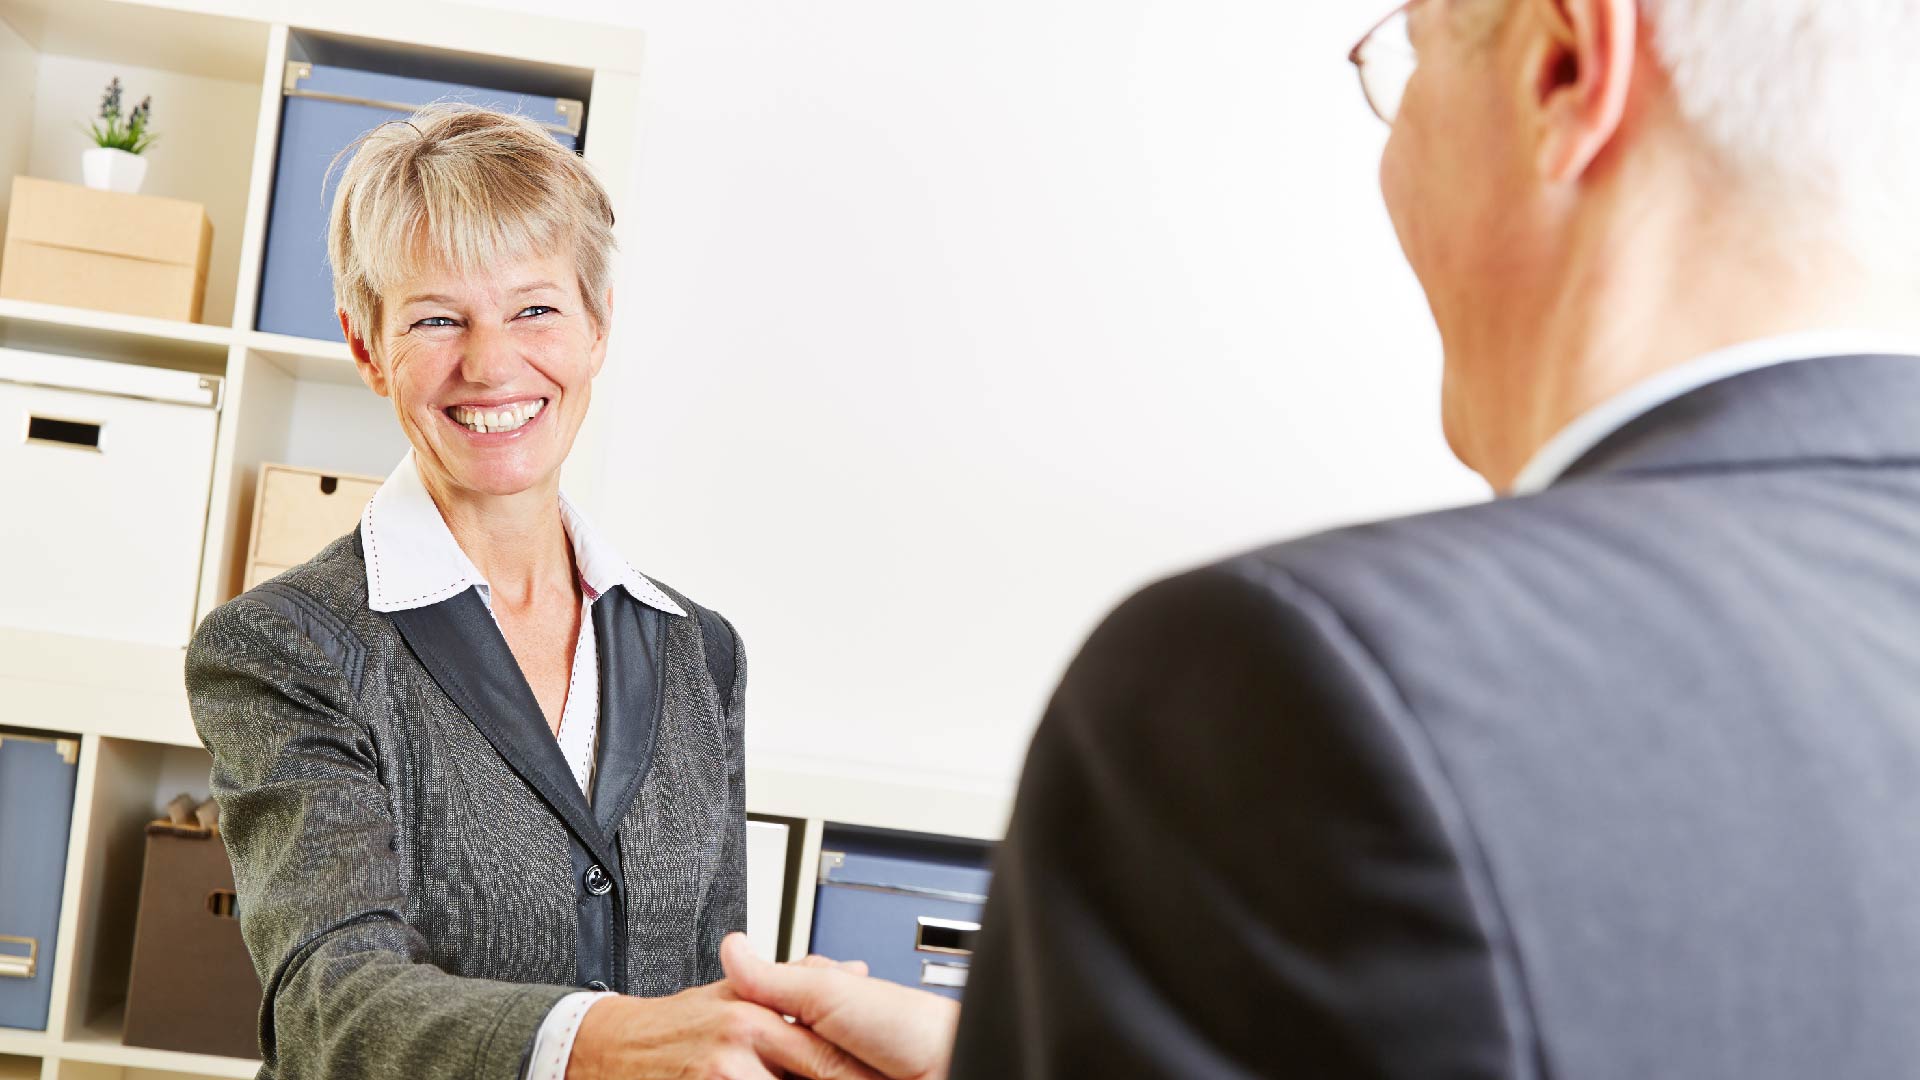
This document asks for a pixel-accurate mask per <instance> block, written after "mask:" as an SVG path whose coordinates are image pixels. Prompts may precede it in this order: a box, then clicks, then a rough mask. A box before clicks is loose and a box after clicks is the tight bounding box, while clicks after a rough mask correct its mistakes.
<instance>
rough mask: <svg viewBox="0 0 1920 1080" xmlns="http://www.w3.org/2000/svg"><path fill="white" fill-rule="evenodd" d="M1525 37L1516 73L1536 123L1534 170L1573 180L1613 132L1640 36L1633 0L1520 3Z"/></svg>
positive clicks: (1544, 175)
mask: <svg viewBox="0 0 1920 1080" xmlns="http://www.w3.org/2000/svg"><path fill="white" fill-rule="evenodd" d="M1521 2H1522V3H1525V4H1526V5H1527V6H1528V7H1529V8H1530V9H1531V11H1530V12H1529V13H1528V14H1530V15H1531V16H1532V18H1531V19H1530V21H1531V22H1532V24H1533V26H1532V28H1531V31H1530V34H1531V37H1532V40H1531V42H1530V44H1529V45H1528V47H1527V58H1526V64H1525V66H1524V68H1523V69H1522V70H1523V76H1524V78H1526V80H1527V86H1526V88H1525V92H1526V94H1527V96H1528V103H1529V104H1530V105H1532V107H1533V111H1534V116H1535V117H1536V119H1537V130H1536V139H1535V166H1536V167H1537V168H1538V169H1539V172H1540V176H1541V178H1542V179H1545V180H1547V181H1550V182H1557V183H1566V182H1570V181H1573V180H1577V179H1579V178H1580V177H1581V176H1582V175H1584V174H1585V173H1586V171H1587V169H1588V168H1590V167H1591V166H1592V165H1593V163H1594V160H1595V159H1597V158H1598V157H1599V156H1600V154H1601V152H1602V151H1604V150H1605V149H1606V147H1607V144H1608V143H1610V142H1611V141H1612V140H1613V137H1614V136H1615V135H1616V134H1617V133H1618V132H1619V130H1620V124H1621V121H1622V119H1623V118H1624V117H1625V115H1626V111H1627V97H1628V92H1629V90H1630V89H1631V87H1632V83H1633V76H1634V68H1635V63H1636V60H1637V56H1636V53H1635V47H1636V44H1637V41H1638V35H1639V32H1640V13H1639V6H1638V2H1637V0H1521Z"/></svg>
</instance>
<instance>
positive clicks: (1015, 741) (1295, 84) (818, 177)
mask: <svg viewBox="0 0 1920 1080" xmlns="http://www.w3.org/2000/svg"><path fill="white" fill-rule="evenodd" d="M489 6H494V7H508V8H518V7H524V8H526V9H528V10H529V12H530V15H529V17H530V18H531V17H538V16H537V15H533V14H531V12H534V11H550V12H554V13H556V14H561V15H564V16H567V17H572V18H580V19H589V20H594V21H600V22H613V23H622V24H626V25H632V26H635V27H639V28H641V29H643V30H645V31H647V32H648V34H649V38H648V42H649V44H648V55H647V57H646V58H645V63H644V65H643V69H642V70H643V82H644V84H645V86H646V104H645V107H644V109H643V111H642V118H641V125H642V130H641V133H640V146H641V150H640V152H641V165H640V170H639V181H638V184H637V187H636V189H635V190H633V191H628V192H624V193H621V192H617V193H615V194H616V198H617V199H618V200H619V201H618V207H617V209H618V213H619V214H621V215H623V216H622V224H623V226H627V225H630V226H631V228H630V229H628V230H627V231H626V233H625V236H626V245H627V250H626V251H625V253H624V256H623V262H622V270H621V277H620V280H619V283H618V285H617V293H616V310H617V319H616V325H617V327H618V334H617V337H616V349H617V353H616V355H614V356H613V357H611V359H610V361H609V366H608V369H607V370H606V372H605V373H604V374H603V376H602V378H601V379H600V381H599V384H598V385H597V387H596V394H597V396H596V399H595V401H594V405H593V408H594V409H595V410H596V411H600V412H602V413H603V419H604V420H605V421H606V423H607V428H608V430H609V439H608V444H609V446H610V448H611V449H610V457H609V461H608V473H607V475H606V479H605V481H604V483H603V485H602V489H603V495H604V498H603V499H602V500H601V503H600V507H601V508H600V510H599V513H598V515H597V520H598V522H599V523H600V524H601V525H602V526H604V527H606V528H607V529H609V530H611V531H612V532H613V533H614V535H615V537H616V539H617V540H618V541H619V542H620V543H621V544H622V545H623V546H624V547H625V549H626V550H627V552H628V554H629V556H630V558H631V559H632V560H633V561H634V563H635V565H637V566H638V567H639V568H640V569H641V570H642V571H643V572H646V573H649V574H651V575H654V576H657V577H659V578H660V579H662V580H663V581H666V582H668V583H669V584H672V585H674V586H676V587H678V588H680V589H682V590H683V591H685V592H687V593H689V594H690V595H692V596H693V597H694V598H695V599H698V600H700V601H702V602H703V603H706V604H709V605H711V606H714V607H717V608H718V609H720V610H721V611H722V612H724V613H725V614H727V615H728V616H729V617H730V618H731V619H732V620H733V621H734V623H735V624H736V625H737V626H738V627H739V628H740V629H741V631H742V634H743V636H744V638H745V640H746V643H747V647H748V652H749V658H750V666H751V679H750V684H749V693H748V698H749V705H750V708H749V745H750V747H751V748H752V750H753V752H754V754H755V755H756V758H757V759H759V760H763V761H772V760H774V759H794V758H807V759H813V760H810V761H808V762H807V763H806V764H809V765H812V766H815V767H819V766H821V765H825V766H826V767H829V768H843V769H851V770H854V771H869V770H871V771H877V772H880V773H884V774H886V775H890V776H895V777H900V776H903V775H932V774H944V779H945V780H946V781H947V782H949V783H956V782H957V783H967V782H970V781H971V782H978V783H979V784H981V785H982V786H987V787H996V786H1000V785H1005V784H1010V783H1011V781H1012V780H1013V778H1014V777H1015V775H1016V774H1017V768H1018V764H1019V761H1020V757H1021V755H1022V753H1023V752H1024V750H1025V746H1026V742H1027V739H1028V737H1029V735H1030V734H1031V731H1032V728H1033V725H1034V723H1035V722H1036V720H1037V719H1038V717H1039V715H1040V713H1041V711H1042V709H1043V708H1044V705H1045V702H1046V699H1047V696H1048V694H1049V692H1050V691H1051V689H1052V687H1053V684H1054V682H1055V681H1056V680H1057V678H1058V677H1059V674H1060V672H1061V670H1062V669H1063V668H1064V666H1065V664H1066V662H1067V661H1068V659H1069V658H1070V657H1071V656H1072V654H1073V652H1074V651H1075V649H1076V648H1077V647H1078V645H1079V643H1080V642H1081V640H1082V639H1083V638H1084V637H1085V635H1086V634H1087V632H1088V631H1089V630H1091V628H1092V627H1093V626H1094V625H1095V623H1096V622H1097V620H1098V619H1099V617H1100V616H1101V614H1102V613H1103V612H1104V611H1105V610H1107V609H1108V608H1110V607H1111V606H1112V605H1113V604H1114V603H1116V602H1117V601H1119V600H1120V599H1122V598H1123V597H1124V596H1125V595H1126V594H1127V593H1129V592H1131V591H1132V590H1133V589H1135V588H1137V587H1139V586H1140V585H1142V584H1144V583H1146V582H1147V581H1149V580H1152V579H1153V578H1156V577H1158V576H1161V575H1164V574H1166V573H1169V572H1173V571H1176V570H1178V569H1181V568H1184V567H1186V566H1190V565H1193V564H1195V563H1198V562H1201V561H1206V560H1210V559H1212V558H1215V557H1218V556H1221V555H1224V554H1228V553H1231V552H1233V551H1236V550H1239V549H1243V548H1246V547H1249V546H1253V545H1256V544H1259V543H1263V542H1266V541H1269V540H1273V539H1279V538H1284V537H1288V536H1293V535H1298V534H1300V533H1302V532H1305V531H1310V530H1316V529H1320V528H1324V527H1327V526H1331V525H1335V524H1340V523H1345V522H1350V521H1355V520H1359V519H1364V518H1368V517H1376V516H1381V515H1386V514H1393V513H1400V512H1407V511H1413V510H1420V509H1427V508H1431V507H1436V506H1441V505H1447V504H1454V503H1460V502H1467V501H1471V500H1474V499H1478V498H1483V497H1484V496H1485V492H1486V489H1485V487H1484V485H1482V484H1481V483H1480V482H1479V481H1478V480H1477V478H1475V477H1473V476H1472V475H1471V474H1470V473H1468V472H1466V471H1465V470H1464V469H1463V468H1461V467H1460V466H1459V465H1458V464H1457V463H1456V462H1455V461H1454V460H1453V458H1452V456H1451V454H1450V453H1449V452H1448V451H1447V449H1446V446H1445V444H1444V442H1443V440H1442V438H1441V435H1440V429H1439V420H1438V405H1437V392H1438V385H1439V350H1438V345H1437V339H1436V337H1435V335H1434V332H1433V330H1432V325H1431V322H1430V320H1429V318H1428V315H1427V312H1426V308H1425V306H1424V302H1423V300H1422V297H1421V294H1420V292H1419V289H1418V287H1417V284H1416V282H1415V281H1414V279H1413V277H1412V275H1411V274H1410V273H1409V272H1408V271H1407V269H1406V268H1405V265H1404V263H1403V262H1402V261H1401V258H1400V254H1399V250H1398V248H1397V246H1396V244H1395V242H1394V238H1393V234H1392V230H1391V227H1390V225H1389V223H1388V221H1387V218H1386V214H1385V212H1384V211H1383V209H1382V207H1381V205H1380V199H1379V194H1378V186H1377V182H1376V168H1377V164H1378V157H1379V150H1380V146H1381V144H1382V142H1383V141H1384V138H1385V134H1386V129H1385V127H1384V126H1383V125H1381V124H1380V123H1379V122H1378V121H1377V120H1375V119H1374V118H1373V116H1372V115H1371V114H1370V113H1369V112H1368V111H1367V108H1366V105H1365V104H1364V102H1363V100H1362V98H1361V96H1360V93H1359V88H1358V85H1357V80H1356V79H1355V77H1354V73H1353V71H1352V69H1351V67H1350V65H1348V63H1347V62H1346V50H1347V48H1348V47H1349V46H1350V45H1351V44H1352V42H1353V40H1354V39H1355V38H1356V37H1357V36H1358V35H1359V34H1360V33H1361V32H1362V31H1363V30H1365V29H1366V27H1367V26H1368V25H1369V24H1370V23H1371V21H1372V20H1373V19H1374V18H1375V17H1377V16H1378V15H1379V14H1381V11H1380V10H1377V9H1380V8H1384V7H1387V6H1390V4H1389V0H1334V2H1331V3H1327V4H1318V5H1315V4H1300V3H1277V2H1274V0H1218V2H1215V0H1098V2H1093V0H1086V2H1081V0H1019V2H1014V0H966V2H960V0H948V2H942V3H931V2H909V0H808V2H804V3H802V2H796V0H698V2H688V0H676V2H672V3H666V2H642V3H614V2H611V0H609V2H604V3H580V2H577V3H572V4H565V5H558V6H557V7H556V5H554V4H551V3H534V2H533V0H491V2H490V3H489ZM591 122H592V121H591V118H589V138H591Z"/></svg>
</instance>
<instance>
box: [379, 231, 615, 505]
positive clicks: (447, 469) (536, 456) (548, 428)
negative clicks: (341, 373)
mask: <svg viewBox="0 0 1920 1080" xmlns="http://www.w3.org/2000/svg"><path fill="white" fill-rule="evenodd" d="M381 300H382V305H381V307H382V315H381V325H380V326H379V327H378V333H379V337H378V341H379V342H380V343H381V348H380V349H379V359H378V361H377V362H376V361H375V360H374V359H373V358H372V357H370V356H369V355H368V352H367V350H366V349H365V347H364V345H363V340H364V337H365V335H359V334H356V332H355V330H354V328H352V327H347V321H346V316H345V315H344V313H343V314H342V316H341V325H342V326H343V327H347V339H348V341H349V342H351V343H352V347H353V352H354V355H355V359H356V360H357V361H358V362H359V366H360V373H361V377H362V378H363V379H365V380H366V382H367V385H368V386H370V387H372V388H373V391H374V393H376V394H379V395H380V396H382V397H391V398H392V399H393V406H394V411H395V412H396V413H398V414H399V417H400V425H401V427H402V428H404V429H405V431H406V433H407V440H408V441H409V442H411V443H412V444H413V452H414V457H415V458H416V459H417V460H418V461H419V465H420V470H421V473H422V475H423V477H424V478H425V479H426V480H427V482H428V484H429V487H430V490H435V491H439V492H446V493H451V494H458V493H461V492H467V493H473V494H484V495H511V494H515V493H517V492H521V491H526V490H528V489H529V488H534V487H537V486H540V485H542V484H545V483H547V482H548V481H552V482H553V483H554V484H555V485H557V484H558V474H559V470H560V465H561V463H562V462H564V461H565V460H566V457H567V452H568V451H569V450H570V449H572V447H573V438H574V435H575V434H576V433H577V432H578V431H579V430H580V423H581V421H582V420H583V419H585V417H586V414H587V402H588V400H589V398H590V397H591V395H592V386H593V377H594V376H595V375H597V374H599V372H600V365H601V364H602V363H603V362H604V361H605V359H606V351H607V328H606V327H604V326H597V325H595V323H594V320H593V319H592V318H590V317H589V316H588V314H587V311H586V305H585V304H583V303H582V302H581V297H580V285H579V275H578V273H577V272H576V270H575V268H574V262H573V258H572V256H571V254H570V253H563V254H559V255H550V256H546V257H543V258H532V259H526V260H523V261H521V262H517V263H508V264H503V265H500V266H495V267H491V268H489V270H488V272H487V273H486V274H484V275H482V276H473V277H463V276H461V275H459V274H456V273H454V272H452V271H444V270H441V271H431V272H425V273H421V274H419V275H417V276H415V277H413V278H411V279H409V280H406V281H402V282H400V283H399V284H397V285H396V286H394V287H393V288H392V289H390V290H388V291H387V292H386V294H385V295H384V296H383V297H382V298H381ZM606 300H607V305H608V311H609V313H611V310H612V302H613V294H612V292H611V290H609V292H608V294H607V298H606ZM356 337H359V338H362V340H355V339H356ZM436 480H437V481H439V482H438V483H435V481H436Z"/></svg>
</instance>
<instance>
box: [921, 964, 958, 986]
mask: <svg viewBox="0 0 1920 1080" xmlns="http://www.w3.org/2000/svg"><path fill="white" fill-rule="evenodd" d="M920 985H921V986H944V987H947V988H949V989H953V990H964V989H966V988H967V966H966V965H965V964H943V963H941V962H940V961H938V960H922V961H920Z"/></svg>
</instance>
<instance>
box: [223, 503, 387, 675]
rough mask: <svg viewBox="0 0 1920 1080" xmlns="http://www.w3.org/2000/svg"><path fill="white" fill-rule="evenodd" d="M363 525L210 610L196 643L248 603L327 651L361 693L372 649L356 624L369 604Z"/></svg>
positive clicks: (229, 620) (226, 623) (226, 621)
mask: <svg viewBox="0 0 1920 1080" xmlns="http://www.w3.org/2000/svg"><path fill="white" fill-rule="evenodd" d="M359 539H360V538H359V527H358V526H357V525H356V526H355V527H354V529H352V530H351V531H349V532H347V533H344V534H342V535H341V536H339V537H337V538H335V539H334V540H332V541H330V542H329V543H328V544H327V546H326V547H324V548H322V549H321V550H320V551H319V552H318V553H317V554H315V555H314V556H313V558H311V559H308V560H307V561H306V562H304V563H301V564H300V565H298V566H294V567H290V568H288V569H286V570H283V571H281V572H280V573H279V574H276V575H274V576H273V577H271V578H268V579H267V580H265V581H262V582H260V583H259V584H257V585H255V586H253V587H252V588H250V589H248V590H247V591H245V592H243V593H241V594H240V595H238V596H236V597H234V598H233V599H231V600H228V601H226V602H225V603H223V604H221V605H219V606H218V607H216V608H214V609H213V610H212V611H210V612H208V614H207V617H206V618H205V619H204V620H203V621H202V622H201V625H200V627H199V628H198V629H196V630H195V632H194V643H195V644H202V643H203V639H204V638H205V637H206V636H207V635H209V634H211V633H214V632H215V628H220V627H227V626H229V624H231V623H232V622H233V621H234V620H235V619H236V618H237V617H238V615H239V613H240V611H241V609H243V608H245V607H247V606H259V607H265V608H267V609H268V610H270V611H272V612H274V613H275V614H277V615H279V616H280V617H281V618H282V619H284V620H286V621H287V622H288V623H290V624H292V626H293V627H294V628H295V629H296V630H298V631H299V632H300V633H301V634H303V635H304V636H306V637H307V638H308V639H309V640H311V641H312V642H313V643H314V644H315V645H317V646H319V648H320V650H321V651H322V652H324V653H326V654H327V657H328V658H329V659H331V660H332V661H333V662H334V663H335V664H336V665H337V666H338V667H339V668H340V670H341V672H342V673H343V674H344V675H345V676H346V677H347V681H348V683H349V684H350V685H351V686H352V687H353V688H354V690H355V691H356V692H358V690H359V686H360V681H361V676H362V674H363V673H364V670H365V665H366V654H367V649H366V645H365V642H364V641H363V640H362V637H363V635H362V634H361V633H360V632H359V631H358V630H356V629H355V624H356V623H357V622H358V621H359V620H360V619H361V618H362V617H364V615H365V614H366V613H367V612H368V611H369V610H370V609H369V608H368V606H367V571H366V560H365V557H364V556H363V555H362V553H361V550H360V546H359Z"/></svg>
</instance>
